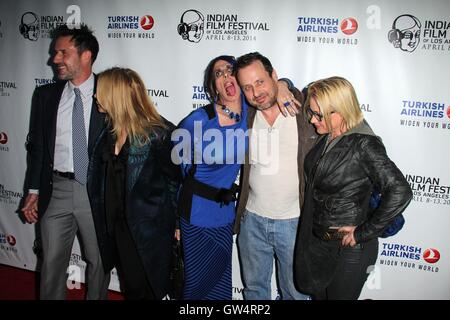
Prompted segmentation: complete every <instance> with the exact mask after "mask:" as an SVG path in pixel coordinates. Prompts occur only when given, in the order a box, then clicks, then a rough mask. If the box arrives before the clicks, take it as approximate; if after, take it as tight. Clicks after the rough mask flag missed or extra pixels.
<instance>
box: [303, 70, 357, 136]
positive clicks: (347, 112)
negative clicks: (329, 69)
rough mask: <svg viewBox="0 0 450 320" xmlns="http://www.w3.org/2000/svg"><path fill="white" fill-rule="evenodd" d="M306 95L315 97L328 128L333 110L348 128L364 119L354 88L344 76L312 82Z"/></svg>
mask: <svg viewBox="0 0 450 320" xmlns="http://www.w3.org/2000/svg"><path fill="white" fill-rule="evenodd" d="M308 97H310V98H312V97H314V98H315V99H316V102H317V104H318V106H319V108H320V110H321V112H322V114H323V117H324V120H325V123H326V125H327V127H328V128H330V127H331V119H330V116H331V112H333V111H335V112H337V113H339V114H340V115H341V116H342V118H343V121H344V123H345V125H346V127H347V129H348V130H350V129H352V128H354V127H355V126H356V125H358V124H359V123H361V122H362V121H363V119H364V115H363V113H362V112H361V109H360V107H359V102H358V98H357V97H356V93H355V90H354V88H353V86H352V85H351V83H350V82H349V81H347V80H346V79H344V78H341V77H330V78H326V79H322V80H318V81H316V82H314V83H313V84H311V85H310V87H309V88H308ZM308 100H309V99H308Z"/></svg>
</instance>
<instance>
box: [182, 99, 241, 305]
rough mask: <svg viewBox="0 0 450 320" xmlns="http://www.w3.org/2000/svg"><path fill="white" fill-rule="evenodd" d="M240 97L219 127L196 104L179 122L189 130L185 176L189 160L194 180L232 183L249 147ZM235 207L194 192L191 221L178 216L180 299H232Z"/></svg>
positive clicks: (220, 184)
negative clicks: (234, 114)
mask: <svg viewBox="0 0 450 320" xmlns="http://www.w3.org/2000/svg"><path fill="white" fill-rule="evenodd" d="M241 99H242V114H241V120H240V121H239V122H237V123H235V124H233V125H230V126H223V127H222V126H220V125H219V121H218V117H217V111H216V110H215V108H214V111H215V117H214V118H211V119H209V117H208V115H207V112H206V111H205V109H204V108H200V109H198V110H196V111H193V112H192V113H191V114H190V115H189V116H187V117H186V118H185V119H184V120H182V122H181V123H180V125H179V128H182V129H186V130H187V131H189V133H190V141H189V148H190V151H191V155H192V158H193V159H190V160H191V161H185V162H184V163H183V164H182V169H183V175H184V176H186V175H188V171H189V169H190V168H191V165H192V160H194V163H196V171H195V175H194V177H195V179H196V180H198V181H200V182H203V183H205V184H208V185H210V186H213V187H216V188H226V189H228V188H230V187H231V185H232V184H233V183H234V182H235V180H236V177H237V175H238V173H239V169H240V166H241V164H242V163H243V161H244V156H245V152H246V150H247V148H248V136H247V135H246V133H247V104H246V102H245V99H243V97H242V98H241ZM184 143H186V141H184ZM235 209H236V208H235V202H230V203H229V204H228V205H225V204H220V203H218V202H215V201H212V200H208V199H205V198H202V197H200V196H197V195H193V197H192V208H191V214H190V221H188V220H187V219H185V218H183V217H181V220H180V227H181V237H182V243H183V250H184V262H185V287H184V293H183V299H188V300H190V299H193V300H223V299H227V300H231V298H232V280H231V279H232V277H231V274H232V270H231V260H232V248H233V223H234V218H235Z"/></svg>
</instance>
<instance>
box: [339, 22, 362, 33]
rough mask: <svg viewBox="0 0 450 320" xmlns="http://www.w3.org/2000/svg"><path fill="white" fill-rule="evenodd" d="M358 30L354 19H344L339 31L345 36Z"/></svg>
mask: <svg viewBox="0 0 450 320" xmlns="http://www.w3.org/2000/svg"><path fill="white" fill-rule="evenodd" d="M356 30H358V21H356V19H355V18H345V19H344V20H342V22H341V31H342V32H343V33H345V34H346V35H348V36H349V35H351V34H354V33H355V32H356Z"/></svg>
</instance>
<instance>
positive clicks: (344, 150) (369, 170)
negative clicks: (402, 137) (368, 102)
mask: <svg viewBox="0 0 450 320" xmlns="http://www.w3.org/2000/svg"><path fill="white" fill-rule="evenodd" d="M326 140H327V138H326V137H323V138H322V139H321V141H319V142H318V143H317V144H316V146H315V147H314V148H313V149H312V150H311V152H310V153H309V154H308V155H307V156H306V159H305V173H306V175H307V179H308V180H307V183H308V184H311V183H314V186H313V188H314V190H313V192H312V194H313V196H312V197H313V199H306V200H305V201H313V206H314V214H313V225H314V227H315V228H316V227H317V228H328V227H330V226H333V227H340V226H357V228H356V229H355V232H354V237H355V240H356V242H357V243H360V242H365V241H368V240H370V239H373V238H375V237H378V236H380V235H381V233H382V232H383V230H384V229H385V228H386V227H387V226H388V225H389V223H390V221H391V220H392V219H393V218H394V217H395V216H396V215H398V214H400V213H401V212H402V211H403V210H404V209H405V207H406V206H407V205H408V203H409V202H410V200H411V198H412V191H411V188H410V186H409V184H408V182H407V181H406V179H405V178H404V176H403V174H402V173H401V171H400V170H399V169H398V168H397V166H396V165H395V164H394V163H393V162H392V161H391V160H390V159H389V157H388V156H387V154H386V150H385V148H384V145H383V143H382V142H381V139H380V138H378V137H377V136H375V135H374V133H373V132H372V130H371V129H370V127H369V125H368V124H367V123H366V122H365V121H364V122H363V123H361V124H360V125H358V126H357V127H355V128H353V129H352V130H350V131H348V132H347V133H345V134H344V135H342V136H339V137H338V138H336V139H335V141H332V142H331V143H330V145H329V146H328V147H327V148H326V147H325V144H326ZM324 150H325V151H324ZM317 159H319V160H318V161H317ZM373 185H376V186H377V187H378V190H380V191H381V195H382V201H381V204H380V206H379V207H378V208H377V209H376V210H375V211H373V212H371V210H369V199H370V195H371V192H372V190H373Z"/></svg>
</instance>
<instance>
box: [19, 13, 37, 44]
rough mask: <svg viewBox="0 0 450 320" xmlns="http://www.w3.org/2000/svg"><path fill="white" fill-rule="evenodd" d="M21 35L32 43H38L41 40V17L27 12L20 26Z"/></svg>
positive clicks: (21, 19)
mask: <svg viewBox="0 0 450 320" xmlns="http://www.w3.org/2000/svg"><path fill="white" fill-rule="evenodd" d="M19 31H20V34H21V35H22V36H23V37H24V38H25V39H28V40H30V41H37V40H38V39H39V34H40V28H39V17H38V16H37V15H36V14H35V13H33V12H31V11H28V12H25V13H24V14H23V15H22V18H20V25H19Z"/></svg>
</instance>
